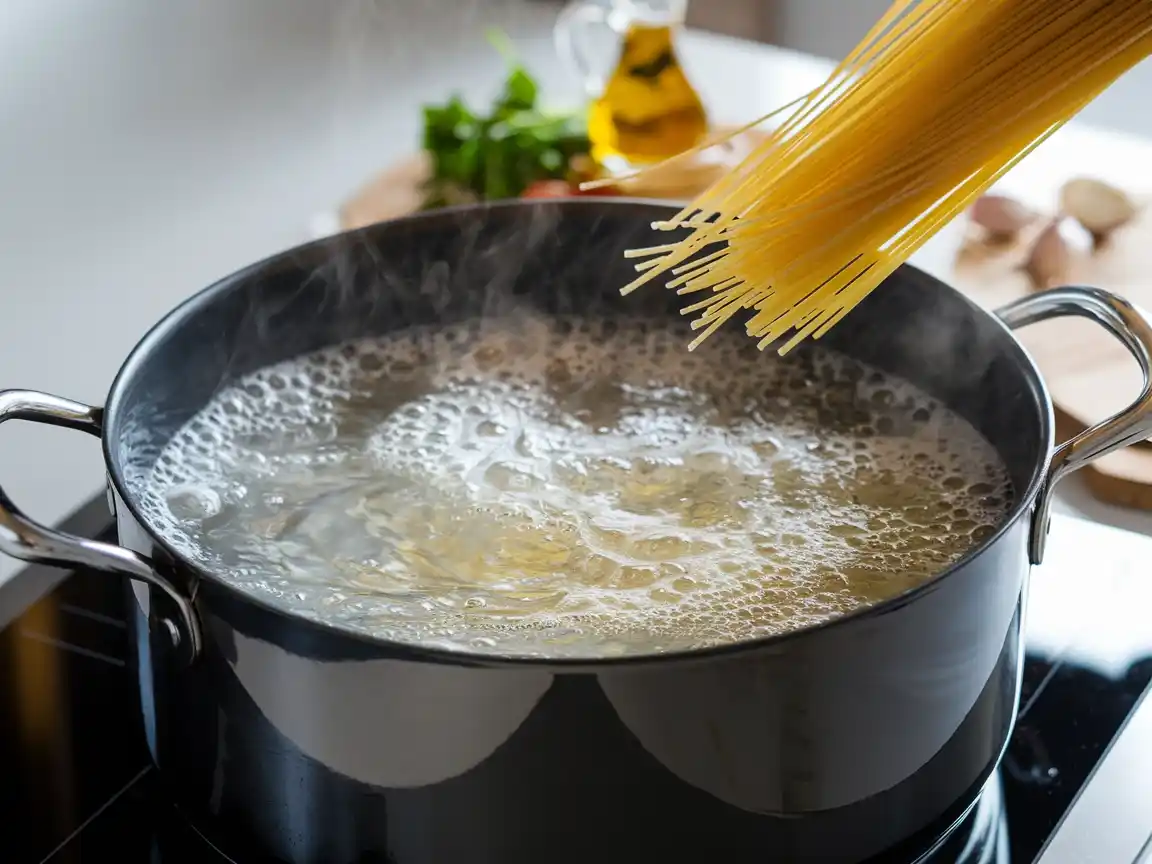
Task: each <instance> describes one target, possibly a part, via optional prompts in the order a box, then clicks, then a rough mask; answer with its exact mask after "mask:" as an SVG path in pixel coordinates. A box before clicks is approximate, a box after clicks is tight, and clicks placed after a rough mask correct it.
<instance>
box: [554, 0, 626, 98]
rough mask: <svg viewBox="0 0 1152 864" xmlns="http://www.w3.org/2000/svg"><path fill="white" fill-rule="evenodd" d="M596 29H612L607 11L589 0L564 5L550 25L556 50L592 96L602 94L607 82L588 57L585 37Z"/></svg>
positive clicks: (586, 91) (613, 30)
mask: <svg viewBox="0 0 1152 864" xmlns="http://www.w3.org/2000/svg"><path fill="white" fill-rule="evenodd" d="M596 28H606V29H608V30H611V31H612V32H613V33H615V32H616V28H615V27H614V26H613V24H612V20H611V14H610V12H609V11H608V10H607V9H605V8H604V7H603V6H600V5H597V4H596V3H592V2H589V0H573V2H571V3H569V4H568V5H567V6H565V7H564V9H563V10H561V12H560V17H559V18H557V19H556V25H555V26H554V27H553V28H552V39H553V42H554V43H555V45H556V53H557V54H559V55H560V59H561V61H563V62H564V63H566V64H567V65H568V68H569V69H571V70H572V72H573V74H575V75H576V77H577V78H579V79H580V83H581V84H582V85H583V87H584V91H585V93H587V94H588V95H589V96H592V97H595V96H599V95H600V94H601V93H603V92H604V87H605V85H606V84H607V78H606V76H605V75H603V74H600V73H597V72H596V71H594V69H593V68H592V62H591V61H590V60H589V57H588V36H589V34H590V33H591V32H592V30H594V29H596Z"/></svg>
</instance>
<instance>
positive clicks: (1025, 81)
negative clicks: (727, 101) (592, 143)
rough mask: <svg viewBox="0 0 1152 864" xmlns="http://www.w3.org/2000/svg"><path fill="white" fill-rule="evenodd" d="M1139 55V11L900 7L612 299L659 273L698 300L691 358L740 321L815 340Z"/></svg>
mask: <svg viewBox="0 0 1152 864" xmlns="http://www.w3.org/2000/svg"><path fill="white" fill-rule="evenodd" d="M1149 53H1152V0H898V2H896V3H894V4H893V5H892V7H891V8H890V9H889V10H888V12H887V13H886V14H885V16H884V17H883V18H882V19H881V20H880V21H879V22H878V23H877V25H876V26H875V27H874V28H873V30H872V31H871V32H870V33H869V34H868V35H867V36H866V37H865V39H864V40H863V41H862V42H861V43H860V45H859V46H858V47H857V48H856V49H855V50H854V51H853V52H852V53H851V54H850V55H849V56H848V57H847V58H846V59H845V60H844V61H843V63H841V64H840V66H839V67H838V68H837V69H836V71H835V72H834V73H833V74H832V75H831V76H830V77H829V79H828V80H827V81H826V82H825V83H824V84H823V85H822V86H821V87H819V88H818V89H817V90H815V91H813V92H812V93H809V94H807V95H806V96H804V97H802V98H801V99H798V100H796V102H794V103H792V104H791V105H790V106H785V113H784V119H783V120H782V121H781V122H780V123H779V125H778V126H776V127H775V128H774V129H773V130H772V131H771V133H770V134H769V135H768V137H767V139H766V140H765V141H764V142H763V143H762V144H761V145H760V146H759V147H757V148H756V149H755V150H754V151H753V152H752V153H751V154H750V155H749V156H748V157H747V158H746V159H745V160H744V161H743V162H741V163H740V164H739V165H737V166H736V167H734V168H733V169H732V170H731V171H729V172H728V174H727V175H725V176H723V177H721V178H720V179H719V180H718V181H716V182H715V183H714V184H713V185H712V186H711V187H710V188H709V189H707V190H706V191H705V192H704V193H702V194H701V195H700V196H699V197H698V198H697V199H696V200H695V201H693V202H692V203H691V204H690V205H689V206H688V207H686V208H685V209H684V210H682V211H681V212H680V213H678V214H677V215H676V216H674V217H673V218H671V219H669V220H667V221H664V222H659V223H656V225H655V226H654V227H656V228H658V229H662V230H668V231H677V230H678V231H681V232H685V233H683V234H682V236H681V237H680V238H679V239H677V240H676V241H675V242H671V243H668V244H664V245H659V246H653V247H649V248H644V249H634V250H630V251H629V252H628V253H627V254H628V255H629V257H635V258H642V259H644V260H642V261H641V262H640V263H639V264H638V265H637V267H636V269H637V270H638V271H639V272H640V274H641V275H640V276H639V277H638V278H637V279H635V280H634V281H633V282H631V283H630V284H629V285H627V286H626V287H625V288H624V289H623V293H625V294H627V293H629V292H631V291H634V290H636V289H637V288H638V287H640V286H641V285H643V284H645V283H647V282H649V281H652V280H654V279H657V278H658V277H666V284H667V287H669V288H671V289H673V290H676V291H677V292H678V293H679V294H684V295H701V294H702V295H704V296H703V298H702V299H699V300H698V301H697V302H691V303H690V305H687V306H686V307H685V308H684V310H683V311H684V313H685V314H695V316H696V317H695V320H693V322H692V326H693V328H694V329H696V330H698V331H701V332H699V334H698V335H697V336H696V338H695V339H694V340H693V342H692V344H691V345H690V348H691V347H695V346H696V345H698V344H699V343H700V342H701V341H702V340H703V339H705V338H706V337H707V336H708V335H709V334H711V333H712V332H714V331H715V330H716V329H717V328H718V327H720V326H721V325H722V324H723V323H724V322H726V321H728V320H729V319H730V318H732V317H733V316H735V315H737V314H739V313H741V312H743V311H745V310H750V311H751V313H752V314H751V316H750V318H749V320H748V322H747V330H748V333H749V334H750V335H751V336H753V337H755V338H757V339H758V340H759V346H760V348H761V349H763V348H765V347H767V346H768V345H772V344H778V345H779V351H780V353H785V352H786V351H788V350H790V349H791V348H793V347H794V346H795V345H796V344H798V343H799V342H801V341H802V340H804V339H805V338H808V337H813V338H819V337H820V336H821V335H823V334H824V333H826V332H827V331H828V330H829V329H830V328H831V327H832V326H833V325H834V324H836V323H837V322H838V321H839V320H840V319H841V318H843V317H844V315H845V314H847V313H848V312H849V311H850V310H851V309H852V308H853V307H855V306H856V305H857V304H859V303H860V302H861V301H862V300H863V299H864V298H865V297H866V296H867V295H868V294H869V293H870V292H871V291H872V290H873V289H874V288H876V287H877V286H878V285H879V284H880V283H881V282H882V281H883V280H884V279H885V278H886V277H887V276H888V275H890V274H891V273H892V271H893V270H895V269H896V268H897V267H898V266H899V265H900V264H902V263H903V262H904V261H906V260H907V259H908V258H909V257H910V256H911V255H912V254H913V253H914V252H915V251H916V250H917V249H919V248H920V247H921V246H922V245H923V244H924V243H925V242H927V240H928V239H929V238H930V237H931V236H932V235H933V234H934V233H935V232H936V231H938V230H939V229H940V228H942V227H943V226H944V225H945V224H946V223H947V222H949V221H950V220H951V219H953V218H955V217H956V216H957V215H958V214H959V213H960V212H962V211H963V210H964V209H965V208H966V207H967V206H968V205H969V204H970V203H971V202H972V201H974V200H975V199H976V198H977V197H978V196H979V195H981V194H982V193H983V192H984V191H985V190H986V189H987V188H988V187H989V186H991V185H992V184H993V183H995V182H996V180H997V179H999V178H1000V177H1001V175H1003V174H1004V173H1005V172H1006V171H1007V170H1008V169H1010V168H1011V167H1012V166H1013V165H1015V164H1016V163H1017V162H1018V161H1019V160H1020V159H1021V158H1023V157H1024V156H1025V155H1026V154H1028V153H1029V152H1030V151H1031V150H1032V149H1033V148H1035V147H1036V146H1037V145H1038V144H1040V143H1041V142H1042V141H1043V140H1044V139H1045V138H1047V137H1048V136H1049V135H1051V134H1052V133H1053V132H1054V131H1056V129H1058V128H1059V127H1060V126H1061V125H1062V124H1064V123H1065V122H1066V121H1067V120H1068V119H1069V118H1071V117H1072V116H1073V115H1075V114H1076V113H1077V112H1078V111H1079V110H1080V109H1081V108H1083V107H1084V106H1085V105H1086V104H1088V103H1089V102H1090V101H1092V99H1093V98H1095V97H1096V96H1097V95H1098V94H1099V93H1100V92H1101V91H1103V90H1104V89H1105V88H1106V87H1108V85H1109V84H1111V83H1112V82H1113V81H1115V80H1116V79H1117V78H1119V77H1120V75H1122V74H1123V73H1124V72H1125V71H1127V70H1128V69H1129V68H1131V67H1132V66H1134V65H1136V63H1138V62H1139V61H1140V60H1141V59H1143V58H1144V57H1145V56H1147V55H1148V54H1149ZM769 116H770V117H771V116H772V115H769ZM761 119H762V120H763V119H767V118H761ZM757 122H760V121H757ZM745 128H748V127H745ZM712 143H715V142H708V144H706V145H703V146H708V145H710V144H712ZM678 158H679V157H678ZM691 299H695V298H691ZM785 337H787V338H786V339H785Z"/></svg>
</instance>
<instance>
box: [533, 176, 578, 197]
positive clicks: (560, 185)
mask: <svg viewBox="0 0 1152 864" xmlns="http://www.w3.org/2000/svg"><path fill="white" fill-rule="evenodd" d="M574 194H576V193H575V192H574V191H573V189H572V187H571V186H569V185H568V183H567V181H565V180H537V181H536V182H535V183H533V184H531V185H530V186H529V187H528V188H527V189H525V190H524V191H523V192H521V193H520V197H521V198H567V197H568V196H570V195H574Z"/></svg>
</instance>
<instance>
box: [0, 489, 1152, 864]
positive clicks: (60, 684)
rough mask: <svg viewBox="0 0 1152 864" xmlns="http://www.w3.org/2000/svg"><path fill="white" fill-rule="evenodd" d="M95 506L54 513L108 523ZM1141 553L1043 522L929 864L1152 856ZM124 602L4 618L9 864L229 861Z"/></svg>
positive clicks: (1, 658) (90, 579)
mask: <svg viewBox="0 0 1152 864" xmlns="http://www.w3.org/2000/svg"><path fill="white" fill-rule="evenodd" d="M103 506H104V505H103V499H101V500H100V501H94V502H91V503H90V504H89V505H86V506H85V507H84V508H82V509H81V510H80V511H77V513H76V514H74V516H73V517H72V518H71V519H69V520H68V521H67V522H66V523H65V524H64V526H62V527H64V528H65V529H66V530H72V531H77V532H81V533H84V534H86V535H87V536H97V535H100V536H104V535H107V534H108V533H109V532H110V530H111V529H110V525H109V524H108V520H107V519H106V516H105V511H103V510H102V509H101V508H103ZM1150 563H1152V540H1150V539H1148V538H1144V537H1140V536H1138V535H1133V534H1126V533H1124V532H1120V531H1116V530H1113V529H1107V528H1103V527H1101V526H1098V525H1093V524H1091V523H1087V522H1082V521H1079V520H1073V519H1069V518H1061V517H1057V518H1056V519H1055V520H1054V524H1053V527H1052V536H1051V541H1050V545H1049V551H1048V563H1046V564H1045V565H1044V566H1043V567H1040V568H1037V569H1036V570H1034V572H1033V575H1032V586H1031V597H1030V601H1029V606H1028V614H1027V619H1026V620H1027V624H1026V629H1027V641H1028V649H1027V662H1026V665H1025V669H1024V681H1023V696H1022V703H1021V711H1020V718H1019V721H1018V722H1017V725H1016V729H1015V732H1014V734H1013V737H1012V740H1011V742H1010V745H1009V748H1008V751H1007V753H1006V754H1005V758H1004V762H1003V764H1002V766H1001V770H1000V772H999V776H998V777H996V778H993V781H992V783H991V785H990V786H989V788H988V789H987V790H986V791H985V794H984V796H983V799H982V801H981V802H980V805H979V806H978V807H977V808H976V809H975V810H974V811H973V812H972V813H970V814H969V816H968V817H967V818H966V820H965V822H964V823H963V825H962V826H961V829H960V830H958V831H957V832H956V833H955V834H954V835H953V836H952V837H951V839H950V840H949V841H948V842H947V843H946V844H944V845H943V846H941V847H940V848H939V849H937V850H936V851H935V852H934V853H933V854H932V855H931V860H932V862H933V864H936V862H955V861H965V862H968V861H979V862H981V864H983V862H993V861H995V862H997V864H1008V862H1012V864H1031V862H1039V864H1073V862H1080V861H1092V862H1099V864H1130V862H1142V864H1144V862H1152V780H1148V779H1147V778H1149V777H1150V776H1152V696H1150V697H1149V698H1148V699H1146V700H1144V702H1143V703H1142V702H1141V699H1142V697H1143V694H1144V693H1145V691H1147V690H1149V683H1150V681H1152V623H1149V621H1148V618H1147V610H1148V609H1150V608H1152V566H1150ZM35 569H36V568H31V570H30V572H29V573H28V574H27V576H28V577H29V578H35V576H36V574H35V572H34V571H35ZM41 575H42V577H43V578H44V579H45V580H49V579H51V578H53V576H52V574H51V572H50V571H47V570H43V571H41ZM46 584H48V583H47V581H46ZM126 602H127V601H126V592H125V590H124V585H123V584H122V583H121V581H120V580H119V579H117V578H116V577H110V576H106V575H102V574H97V573H87V572H81V573H75V574H72V575H71V576H69V577H68V578H66V579H65V580H64V581H63V582H62V583H60V584H59V585H58V587H56V588H55V589H54V590H52V591H51V592H50V593H49V594H48V595H46V596H45V597H44V598H43V599H41V600H40V601H38V602H37V603H36V604H35V605H33V606H32V607H30V608H29V609H28V610H27V611H26V612H24V614H23V615H22V616H21V617H19V618H18V619H17V620H16V621H14V622H13V623H12V624H10V625H9V626H8V627H7V628H5V629H4V630H3V631H0V705H3V706H4V708H3V710H0V766H2V769H0V770H2V772H3V773H2V775H0V814H3V815H2V816H0V861H3V862H5V864H24V862H30V864H78V862H79V864H93V862H97V861H98V860H100V861H104V862H106V861H109V860H115V861H117V862H118V864H137V862H140V864H144V862H148V864H223V862H225V861H227V860H228V859H227V858H226V857H224V855H223V853H221V852H219V851H218V850H215V849H214V848H212V847H211V846H210V845H209V844H208V843H207V842H206V841H205V840H203V839H202V838H201V837H200V835H199V834H197V833H196V832H195V830H194V829H192V828H191V827H190V826H189V825H188V824H187V823H186V822H185V821H184V820H183V818H182V817H181V815H180V814H179V813H178V812H177V811H176V810H175V809H174V808H173V807H172V805H171V804H170V803H168V802H167V801H166V800H165V797H164V794H163V792H162V791H161V790H160V788H159V784H158V782H157V778H156V777H155V773H154V770H153V769H152V768H151V766H150V762H149V760H148V754H147V751H146V749H145V745H144V739H143V733H142V729H141V726H140V722H139V710H138V706H139V702H138V699H137V696H136V689H135V687H136V684H135V675H134V673H133V670H132V669H131V666H130V646H129V634H128V626H127V623H126V620H125V614H124V608H125V603H126ZM238 864H254V862H252V861H250V859H248V858H244V859H243V860H241V861H240V862H238Z"/></svg>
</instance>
